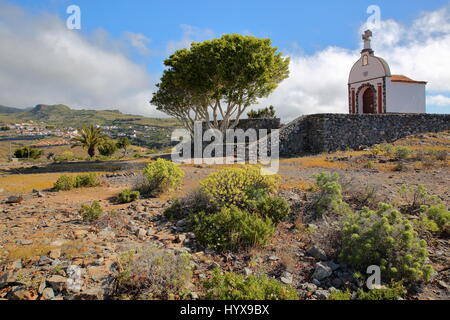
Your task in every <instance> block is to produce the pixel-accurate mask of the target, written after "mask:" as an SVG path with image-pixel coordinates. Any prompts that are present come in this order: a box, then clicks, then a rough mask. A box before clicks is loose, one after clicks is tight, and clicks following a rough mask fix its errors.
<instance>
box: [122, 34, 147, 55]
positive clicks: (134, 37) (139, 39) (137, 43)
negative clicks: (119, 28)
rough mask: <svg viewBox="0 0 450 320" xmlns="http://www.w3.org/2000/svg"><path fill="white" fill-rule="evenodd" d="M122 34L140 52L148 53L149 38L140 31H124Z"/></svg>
mask: <svg viewBox="0 0 450 320" xmlns="http://www.w3.org/2000/svg"><path fill="white" fill-rule="evenodd" d="M124 36H125V38H126V39H127V40H128V41H129V42H130V44H131V46H132V47H133V48H135V49H136V50H137V51H138V52H139V53H140V54H142V55H148V54H149V53H150V48H149V47H148V44H149V43H150V39H149V38H147V37H146V36H145V35H143V34H142V33H134V32H125V34H124Z"/></svg>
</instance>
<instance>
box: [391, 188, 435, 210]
mask: <svg viewBox="0 0 450 320" xmlns="http://www.w3.org/2000/svg"><path fill="white" fill-rule="evenodd" d="M398 193H399V194H400V196H401V197H402V198H403V201H404V202H405V205H406V207H407V209H408V210H409V211H415V210H418V209H420V208H421V207H422V206H430V205H439V204H441V203H442V200H441V199H439V198H438V197H436V196H434V195H432V194H430V193H429V192H428V190H427V189H426V188H425V187H424V186H422V185H418V186H417V187H415V188H414V187H409V186H407V185H406V184H404V185H401V186H400V187H399V188H398Z"/></svg>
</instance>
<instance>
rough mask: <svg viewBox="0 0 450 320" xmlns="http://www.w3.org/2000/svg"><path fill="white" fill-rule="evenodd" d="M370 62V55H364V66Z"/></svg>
mask: <svg viewBox="0 0 450 320" xmlns="http://www.w3.org/2000/svg"><path fill="white" fill-rule="evenodd" d="M368 64H369V57H368V56H364V57H363V66H367V65H368Z"/></svg>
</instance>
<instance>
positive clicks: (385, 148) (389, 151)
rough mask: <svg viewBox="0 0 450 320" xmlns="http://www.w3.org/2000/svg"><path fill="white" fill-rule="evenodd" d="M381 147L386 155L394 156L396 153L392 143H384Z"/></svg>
mask: <svg viewBox="0 0 450 320" xmlns="http://www.w3.org/2000/svg"><path fill="white" fill-rule="evenodd" d="M380 147H381V151H382V152H383V155H385V156H386V157H392V156H393V155H394V152H395V148H394V146H393V145H392V144H383V145H381V146H380Z"/></svg>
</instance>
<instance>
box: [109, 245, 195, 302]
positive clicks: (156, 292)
mask: <svg viewBox="0 0 450 320" xmlns="http://www.w3.org/2000/svg"><path fill="white" fill-rule="evenodd" d="M120 260H121V261H120V262H121V265H122V268H123V271H122V272H121V273H120V274H119V275H118V276H117V278H116V279H117V291H118V292H117V293H118V294H126V295H131V296H132V297H135V298H140V299H164V300H166V299H172V298H176V296H178V297H183V296H184V295H185V294H186V293H187V287H188V285H189V284H190V281H191V277H192V268H191V266H190V260H191V258H190V255H188V254H186V253H179V254H176V253H174V252H173V251H168V250H163V249H158V248H154V247H150V248H146V249H143V250H139V251H138V252H133V251H131V252H128V253H126V254H124V255H123V256H122V257H121V259H120Z"/></svg>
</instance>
